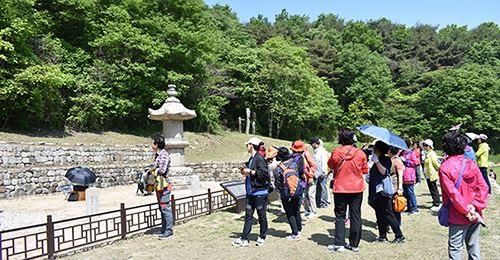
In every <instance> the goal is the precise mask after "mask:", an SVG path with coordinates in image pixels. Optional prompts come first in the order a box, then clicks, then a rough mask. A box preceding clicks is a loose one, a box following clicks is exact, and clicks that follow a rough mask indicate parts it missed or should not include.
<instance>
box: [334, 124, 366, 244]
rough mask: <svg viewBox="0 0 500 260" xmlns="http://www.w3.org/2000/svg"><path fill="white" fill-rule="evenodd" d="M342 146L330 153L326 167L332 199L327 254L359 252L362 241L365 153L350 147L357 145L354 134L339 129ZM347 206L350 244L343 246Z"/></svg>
mask: <svg viewBox="0 0 500 260" xmlns="http://www.w3.org/2000/svg"><path fill="white" fill-rule="evenodd" d="M338 141H339V144H341V145H342V146H341V147H339V148H336V149H335V150H333V152H332V155H331V157H330V159H329V160H328V167H330V169H332V170H333V176H334V177H333V198H334V204H335V210H334V211H335V242H334V244H332V245H329V246H328V249H329V250H332V251H337V252H341V251H344V250H345V249H346V248H347V249H349V250H352V251H354V252H358V251H359V249H358V246H359V241H360V239H361V226H362V224H361V202H362V200H363V191H364V189H365V182H364V175H365V174H366V173H368V162H367V159H366V155H365V153H364V152H363V151H362V150H360V149H358V148H356V147H355V146H353V144H354V143H355V142H356V141H357V139H356V136H355V135H354V131H352V130H351V129H347V128H346V129H341V130H340V133H339V137H338ZM347 206H349V218H350V220H351V225H350V231H349V244H346V243H345V237H344V236H345V219H346V210H347Z"/></svg>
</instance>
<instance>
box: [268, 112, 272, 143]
mask: <svg viewBox="0 0 500 260" xmlns="http://www.w3.org/2000/svg"><path fill="white" fill-rule="evenodd" d="M268 136H269V137H273V113H272V112H270V113H269V134H268Z"/></svg>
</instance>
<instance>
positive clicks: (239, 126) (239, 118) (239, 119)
mask: <svg viewBox="0 0 500 260" xmlns="http://www.w3.org/2000/svg"><path fill="white" fill-rule="evenodd" d="M241 121H243V119H242V118H241V116H239V117H238V132H239V133H240V134H241Z"/></svg>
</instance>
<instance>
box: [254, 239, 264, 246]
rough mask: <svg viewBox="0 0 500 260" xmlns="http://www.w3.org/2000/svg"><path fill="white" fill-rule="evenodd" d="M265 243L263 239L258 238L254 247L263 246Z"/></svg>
mask: <svg viewBox="0 0 500 260" xmlns="http://www.w3.org/2000/svg"><path fill="white" fill-rule="evenodd" d="M265 241H266V240H265V239H263V238H261V237H258V238H257V242H256V243H255V245H256V246H263V245H264V242H265Z"/></svg>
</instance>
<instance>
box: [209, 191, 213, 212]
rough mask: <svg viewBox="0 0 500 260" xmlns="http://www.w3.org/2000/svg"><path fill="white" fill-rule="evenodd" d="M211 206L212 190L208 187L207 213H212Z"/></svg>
mask: <svg viewBox="0 0 500 260" xmlns="http://www.w3.org/2000/svg"><path fill="white" fill-rule="evenodd" d="M213 210H214V209H213V208H212V191H211V190H210V189H208V214H212V212H213Z"/></svg>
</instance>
